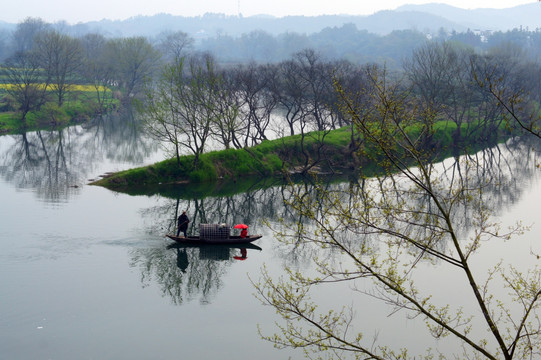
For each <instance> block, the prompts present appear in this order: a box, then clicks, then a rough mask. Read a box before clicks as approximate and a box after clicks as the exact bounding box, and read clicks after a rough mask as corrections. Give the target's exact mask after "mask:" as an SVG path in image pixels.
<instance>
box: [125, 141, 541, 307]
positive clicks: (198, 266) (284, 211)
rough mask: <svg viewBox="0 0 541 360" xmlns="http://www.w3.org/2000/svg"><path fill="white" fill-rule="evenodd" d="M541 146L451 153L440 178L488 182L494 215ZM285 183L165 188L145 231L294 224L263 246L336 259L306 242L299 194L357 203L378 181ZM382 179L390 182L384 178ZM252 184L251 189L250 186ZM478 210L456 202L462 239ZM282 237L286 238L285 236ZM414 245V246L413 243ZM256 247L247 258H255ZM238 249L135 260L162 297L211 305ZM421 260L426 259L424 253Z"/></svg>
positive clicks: (356, 238) (294, 256) (304, 263)
mask: <svg viewBox="0 0 541 360" xmlns="http://www.w3.org/2000/svg"><path fill="white" fill-rule="evenodd" d="M540 151H541V147H540V146H539V144H538V143H537V142H530V141H528V139H524V138H520V139H518V138H517V139H512V140H510V141H508V142H506V143H505V144H500V145H498V146H495V147H491V148H487V149H483V150H481V151H479V152H477V153H474V154H471V155H467V156H466V159H464V158H461V159H459V158H448V159H446V160H444V161H443V162H441V163H440V164H439V165H438V166H440V167H441V172H440V173H441V174H442V179H441V181H444V182H446V183H449V184H451V183H454V182H457V181H464V178H465V177H467V178H468V182H469V184H471V186H481V185H482V186H483V188H484V190H483V192H482V196H483V203H484V204H486V206H487V207H488V208H489V209H490V211H491V212H492V213H493V214H496V215H497V214H499V213H502V211H505V209H507V208H509V207H510V206H512V205H513V204H514V203H516V202H517V201H518V200H519V199H520V198H521V197H522V196H523V194H524V193H525V192H526V191H527V188H526V186H525V184H528V183H531V182H532V178H534V177H535V176H537V174H538V173H537V172H536V171H535V170H532V166H531V165H532V163H535V164H537V163H538V162H539V158H538V155H537V154H539V152H540ZM464 161H469V162H472V163H475V164H476V165H475V166H474V167H471V166H470V167H469V168H470V169H472V168H473V169H475V174H471V173H469V174H465V173H464V172H465V171H466V170H465V169H464V167H463V166H462V165H463V162H464ZM296 180H297V181H296V182H291V183H287V184H283V183H280V184H277V183H276V184H274V185H272V186H268V184H261V183H257V182H255V183H254V184H253V186H251V187H247V188H244V189H245V190H244V191H243V192H241V193H238V194H229V195H216V193H220V191H221V190H220V189H218V188H217V187H214V188H213V189H214V190H209V191H208V192H207V193H206V196H205V193H204V192H202V191H199V188H198V190H197V191H196V190H194V192H193V194H194V196H193V197H190V192H189V189H186V188H177V189H176V190H175V189H171V188H164V189H165V190H164V191H163V192H159V190H157V191H156V192H157V194H153V195H152V196H153V197H156V199H158V200H159V201H158V204H157V205H155V206H153V207H150V208H147V209H145V210H143V211H142V212H141V215H142V217H143V219H144V222H145V223H146V224H147V225H146V226H145V230H146V232H147V233H148V234H149V235H156V234H163V235H165V234H167V233H174V232H176V218H177V217H178V215H179V214H180V212H181V211H182V210H186V211H187V212H188V214H189V216H190V218H191V223H190V228H189V232H190V233H192V234H197V233H198V227H199V224H201V223H226V224H228V225H230V226H232V225H233V224H235V223H246V224H248V225H249V226H250V231H251V232H252V233H265V230H266V229H267V228H269V227H270V228H271V230H274V231H276V232H278V233H279V232H281V231H280V230H282V229H283V228H281V227H282V226H287V227H291V226H293V227H295V228H296V229H297V230H298V231H295V232H293V234H294V235H295V236H293V237H291V238H290V239H289V241H278V239H271V240H270V241H272V247H269V249H265V251H272V252H274V253H275V256H274V258H278V259H280V261H282V262H283V264H284V265H286V264H287V266H289V267H296V268H298V269H301V270H302V269H309V268H311V267H312V266H313V262H314V259H318V261H320V262H321V261H323V262H328V263H329V264H332V263H338V262H340V261H341V260H342V256H341V254H340V252H339V251H338V250H337V249H334V248H333V247H328V248H319V247H314V246H312V244H310V243H307V242H304V241H301V239H300V237H299V233H302V231H303V229H306V230H308V229H310V228H311V226H312V224H311V222H310V221H309V220H307V218H306V216H305V214H303V213H299V212H296V211H294V210H293V209H292V208H291V207H289V206H288V202H289V201H290V199H292V198H294V197H298V196H302V197H305V198H312V199H317V198H318V197H319V196H320V192H322V191H323V192H340V193H343V194H348V196H349V197H347V198H343V199H342V201H343V202H344V203H348V202H349V203H351V205H354V204H355V203H357V202H362V201H363V198H362V197H361V196H360V194H362V192H355V191H352V190H353V189H362V188H363V187H364V186H367V185H366V184H367V182H369V181H375V180H374V179H371V178H364V177H362V176H349V178H340V180H339V181H336V178H332V179H331V180H330V181H324V182H323V181H322V179H315V178H304V181H299V180H298V179H296ZM380 181H385V179H384V178H383V179H381V180H380ZM246 189H247V190H246ZM409 201H418V202H419V203H418V204H413V205H416V206H418V207H419V208H427V206H428V205H425V204H423V203H422V202H426V204H429V200H428V199H425V198H421V197H418V198H414V199H410V200H409ZM474 211H476V210H475V209H474V208H472V207H471V206H468V204H467V202H464V203H462V204H457V205H456V206H455V210H454V211H453V217H454V221H455V223H457V224H459V225H460V230H459V231H458V233H459V235H460V236H461V237H462V238H464V237H466V236H467V234H468V233H469V232H470V231H471V230H472V223H471V221H472V218H474V216H473V215H474V214H473V212H474ZM334 236H335V237H337V238H340V239H341V243H342V244H346V245H347V246H348V248H349V249H351V251H355V250H358V249H359V248H360V247H361V246H363V244H364V245H366V244H372V242H373V239H372V238H371V237H370V236H368V235H366V234H359V233H355V232H354V231H347V232H343V233H340V234H334ZM281 240H283V239H281ZM447 246H448V245H447V244H446V242H444V241H442V242H440V243H438V244H435V245H434V249H435V250H437V251H438V252H440V253H445V252H446V251H447ZM412 250H414V249H412ZM250 251H251V250H250V249H248V250H247V257H248V258H249V257H250ZM242 257H243V253H242V250H240V249H233V248H227V249H223V248H222V249H220V248H216V247H213V246H210V247H195V248H190V247H180V246H170V247H168V248H167V247H165V246H164V247H163V248H160V249H147V250H145V249H139V250H136V251H134V253H133V256H132V266H134V267H137V268H139V269H140V271H141V281H142V283H143V285H144V286H148V285H150V284H151V283H153V282H156V283H158V284H159V285H160V288H161V291H162V295H163V296H167V297H170V298H171V299H172V301H173V303H175V304H182V303H184V302H186V301H190V300H193V299H196V298H198V299H199V301H200V302H202V303H209V302H210V301H212V298H213V297H214V296H215V295H216V294H217V292H218V291H219V290H220V289H221V287H222V286H223V282H222V278H223V276H224V275H225V274H226V273H227V272H228V269H229V267H230V266H231V265H232V264H233V263H234V262H235V261H238V260H237V259H235V258H238V259H242ZM417 261H424V257H423V256H422V255H421V256H419V258H418V259H417Z"/></svg>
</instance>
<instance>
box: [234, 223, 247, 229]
mask: <svg viewBox="0 0 541 360" xmlns="http://www.w3.org/2000/svg"><path fill="white" fill-rule="evenodd" d="M233 228H235V229H248V225H245V224H237V225H235V226H233Z"/></svg>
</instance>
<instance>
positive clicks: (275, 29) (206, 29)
mask: <svg viewBox="0 0 541 360" xmlns="http://www.w3.org/2000/svg"><path fill="white" fill-rule="evenodd" d="M344 24H355V25H356V26H357V28H358V29H359V30H366V31H368V32H371V33H375V34H388V33H390V32H392V31H393V30H405V29H416V30H419V31H427V32H430V31H437V29H439V28H441V27H444V28H446V29H449V30H456V31H464V30H466V29H467V27H464V26H463V25H461V24H458V23H455V22H452V21H449V20H448V19H446V18H444V17H442V16H439V15H436V14H427V13H423V12H418V11H381V12H378V13H376V14H374V15H370V16H353V15H322V16H286V17H281V18H276V17H272V16H250V17H242V16H225V15H221V14H206V15H204V16H199V17H182V16H173V15H168V14H158V15H154V16H138V17H133V18H130V19H127V20H124V21H110V20H101V21H97V22H89V23H86V24H84V25H85V26H87V27H88V28H89V29H101V31H100V32H102V33H103V34H104V35H110V36H133V35H148V36H154V35H156V34H158V33H160V32H161V31H164V30H172V31H176V30H182V31H184V32H187V33H189V34H191V35H192V36H194V37H195V38H206V37H214V36H217V35H228V36H234V37H236V36H240V35H241V34H245V33H249V32H251V31H256V30H262V31H265V32H267V33H269V34H272V35H278V34H283V33H288V32H295V33H300V34H313V33H316V32H319V31H321V30H322V29H325V28H329V27H331V28H332V27H340V26H342V25H344Z"/></svg>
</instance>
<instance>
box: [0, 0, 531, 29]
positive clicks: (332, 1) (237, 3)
mask: <svg viewBox="0 0 541 360" xmlns="http://www.w3.org/2000/svg"><path fill="white" fill-rule="evenodd" d="M533 2H536V0H470V1H468V0H432V1H431V0H86V1H81V0H19V1H4V4H3V5H1V6H0V20H2V21H6V22H9V23H17V22H20V21H22V20H23V19H24V18H26V17H29V16H30V17H39V18H42V19H43V20H45V21H47V22H51V23H52V22H56V21H60V20H65V21H67V22H68V23H69V24H76V23H78V22H87V21H92V20H102V19H110V20H124V19H127V18H130V17H133V16H137V15H155V14H159V13H167V14H172V15H181V16H198V15H203V14H205V13H208V12H211V13H223V14H227V15H237V14H238V13H239V10H240V13H241V14H242V15H243V16H251V15H258V14H268V15H274V16H277V17H281V16H287V15H306V16H314V15H323V14H326V15H333V14H352V15H370V14H373V13H374V12H377V11H380V10H393V9H396V8H397V7H399V6H401V5H404V4H426V3H446V4H449V5H452V6H456V7H459V8H463V9H476V8H497V9H501V8H509V7H513V6H517V5H521V4H528V3H533Z"/></svg>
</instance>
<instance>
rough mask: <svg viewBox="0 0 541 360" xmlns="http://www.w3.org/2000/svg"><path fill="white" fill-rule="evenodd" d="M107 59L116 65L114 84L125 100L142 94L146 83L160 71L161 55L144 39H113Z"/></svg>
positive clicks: (108, 48) (110, 41) (109, 43)
mask: <svg viewBox="0 0 541 360" xmlns="http://www.w3.org/2000/svg"><path fill="white" fill-rule="evenodd" d="M106 56H107V59H108V61H109V62H110V63H111V64H114V65H115V67H114V75H115V78H114V82H115V84H116V85H117V86H118V87H119V88H120V89H121V90H122V91H123V93H124V97H125V99H131V98H135V97H137V96H138V95H140V94H141V92H142V91H143V89H144V86H145V83H146V82H147V81H149V80H150V79H151V78H152V76H153V75H154V74H155V72H156V71H157V70H158V65H159V60H160V54H159V52H158V51H157V50H156V49H155V48H154V47H153V46H152V44H151V43H150V42H149V41H148V40H147V39H146V38H144V37H141V36H139V37H129V38H122V39H112V40H109V41H108V43H107V55H106Z"/></svg>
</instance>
